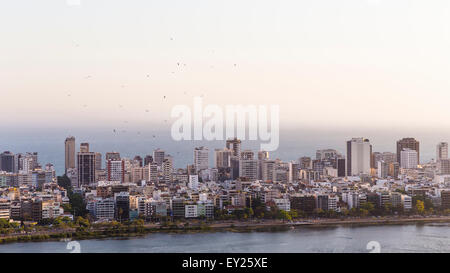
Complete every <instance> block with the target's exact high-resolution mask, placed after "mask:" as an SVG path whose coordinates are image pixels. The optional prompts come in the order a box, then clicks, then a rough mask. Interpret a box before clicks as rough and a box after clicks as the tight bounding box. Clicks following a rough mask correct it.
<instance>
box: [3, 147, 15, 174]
mask: <svg viewBox="0 0 450 273" xmlns="http://www.w3.org/2000/svg"><path fill="white" fill-rule="evenodd" d="M15 166H16V164H15V156H14V154H13V153H11V152H10V151H5V152H3V153H1V154H0V170H1V171H5V172H8V173H14V172H16V168H15Z"/></svg>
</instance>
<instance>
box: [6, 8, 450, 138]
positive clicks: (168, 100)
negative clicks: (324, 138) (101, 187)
mask: <svg viewBox="0 0 450 273" xmlns="http://www.w3.org/2000/svg"><path fill="white" fill-rule="evenodd" d="M72 1H73V0H72ZM0 33H1V38H0V39H1V40H0V95H1V96H0V98H1V102H2V104H1V108H0V123H1V124H2V127H4V128H6V127H10V128H17V129H23V128H44V127H52V128H67V127H110V128H116V127H126V126H134V127H136V128H138V127H142V128H144V127H146V126H149V127H150V126H158V125H159V126H164V124H166V123H170V122H171V120H172V119H171V117H170V112H171V109H172V108H173V107H174V106H175V105H178V104H186V105H188V106H192V104H193V97H194V96H203V98H204V103H205V104H218V105H225V104H243V105H247V104H254V105H272V104H276V105H279V106H280V123H281V127H282V128H287V127H289V128H302V127H317V128H331V127H333V128H339V129H342V128H350V129H351V128H375V129H376V128H380V129H385V130H390V129H392V128H403V127H405V128H409V129H414V130H419V131H420V130H422V129H430V128H434V129H435V130H436V132H439V130H443V129H447V128H448V127H449V126H448V124H449V121H448V117H449V116H450V107H448V105H449V99H450V92H449V90H450V88H449V87H450V81H449V72H450V50H449V46H450V2H449V1H444V0H442V1H439V0H433V1H407V0H389V1H387V0H368V1H364V0H351V1H346V0H342V1H336V0H305V1H299V0H295V1H266V0H257V1H252V0H246V1H242V0H241V1H237V0H227V1H218V0H214V1H212V0H189V1H186V0H180V1H174V0H164V1H150V0H133V1H115V0H102V1H101V0H89V1H88V0H80V5H69V4H68V1H67V0H44V1H34V0H14V1H6V0H0ZM164 96H165V98H164ZM350 129H349V130H350ZM368 137H370V136H368ZM343 141H344V140H343ZM393 141H395V140H393Z"/></svg>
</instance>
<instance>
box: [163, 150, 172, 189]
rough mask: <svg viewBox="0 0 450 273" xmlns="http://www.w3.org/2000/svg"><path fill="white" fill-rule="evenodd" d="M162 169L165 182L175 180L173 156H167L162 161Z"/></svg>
mask: <svg viewBox="0 0 450 273" xmlns="http://www.w3.org/2000/svg"><path fill="white" fill-rule="evenodd" d="M162 170H163V175H164V182H166V183H170V182H172V181H173V177H172V173H173V160H172V157H171V156H166V157H165V159H164V160H163V162H162Z"/></svg>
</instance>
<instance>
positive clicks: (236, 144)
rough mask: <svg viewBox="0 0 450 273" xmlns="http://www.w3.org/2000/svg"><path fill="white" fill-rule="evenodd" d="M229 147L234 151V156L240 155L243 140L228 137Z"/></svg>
mask: <svg viewBox="0 0 450 273" xmlns="http://www.w3.org/2000/svg"><path fill="white" fill-rule="evenodd" d="M226 147H227V149H229V150H231V151H232V152H233V156H236V157H238V158H239V157H240V156H241V140H240V139H237V138H234V139H228V140H227V142H226Z"/></svg>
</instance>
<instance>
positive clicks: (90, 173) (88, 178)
mask: <svg viewBox="0 0 450 273" xmlns="http://www.w3.org/2000/svg"><path fill="white" fill-rule="evenodd" d="M77 171H78V186H79V187H80V186H82V185H89V184H91V183H94V182H95V153H93V152H89V144H87V143H82V144H80V152H79V153H77Z"/></svg>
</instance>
